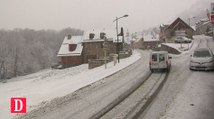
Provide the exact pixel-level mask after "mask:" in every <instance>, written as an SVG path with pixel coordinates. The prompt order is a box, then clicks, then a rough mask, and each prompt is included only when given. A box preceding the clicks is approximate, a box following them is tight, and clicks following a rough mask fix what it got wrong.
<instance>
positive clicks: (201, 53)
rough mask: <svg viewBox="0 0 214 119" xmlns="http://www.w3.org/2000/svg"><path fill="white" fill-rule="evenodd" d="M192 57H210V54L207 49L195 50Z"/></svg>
mask: <svg viewBox="0 0 214 119" xmlns="http://www.w3.org/2000/svg"><path fill="white" fill-rule="evenodd" d="M193 56H194V57H211V54H210V52H209V51H208V50H197V51H195V52H194V54H193Z"/></svg>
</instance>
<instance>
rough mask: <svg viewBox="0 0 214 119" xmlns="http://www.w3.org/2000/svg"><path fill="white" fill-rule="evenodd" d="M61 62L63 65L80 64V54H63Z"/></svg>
mask: <svg viewBox="0 0 214 119" xmlns="http://www.w3.org/2000/svg"><path fill="white" fill-rule="evenodd" d="M61 63H62V65H64V66H73V65H80V64H82V63H83V62H82V56H63V57H61Z"/></svg>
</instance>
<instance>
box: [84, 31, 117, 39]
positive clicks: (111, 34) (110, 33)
mask: <svg viewBox="0 0 214 119" xmlns="http://www.w3.org/2000/svg"><path fill="white" fill-rule="evenodd" d="M101 32H104V33H105V34H106V37H107V38H113V39H116V37H117V36H116V30H109V29H103V30H100V29H97V30H87V31H85V32H84V35H83V39H84V40H85V39H89V34H90V33H94V34H95V36H94V39H100V33H101Z"/></svg>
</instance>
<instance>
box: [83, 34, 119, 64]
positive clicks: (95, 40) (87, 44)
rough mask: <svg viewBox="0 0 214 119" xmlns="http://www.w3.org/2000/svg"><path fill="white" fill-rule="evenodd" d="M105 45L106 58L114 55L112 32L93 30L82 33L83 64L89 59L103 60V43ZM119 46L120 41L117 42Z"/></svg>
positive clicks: (114, 43)
mask: <svg viewBox="0 0 214 119" xmlns="http://www.w3.org/2000/svg"><path fill="white" fill-rule="evenodd" d="M104 36H105V37H106V38H107V39H106V43H107V49H108V50H107V56H109V55H110V54H111V53H116V43H117V41H115V36H116V35H114V32H113V31H107V30H96V31H95V30H93V31H86V32H85V33H84V36H83V37H84V39H83V42H82V45H83V62H84V63H87V62H88V60H90V59H104V41H105V37H104ZM118 42H119V44H120V45H121V44H122V42H121V40H120V41H118Z"/></svg>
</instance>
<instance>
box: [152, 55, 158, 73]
mask: <svg viewBox="0 0 214 119" xmlns="http://www.w3.org/2000/svg"><path fill="white" fill-rule="evenodd" d="M151 58H152V59H151V60H152V61H151V68H152V69H157V68H159V65H158V64H159V61H158V54H157V53H154V54H152V57H151Z"/></svg>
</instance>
